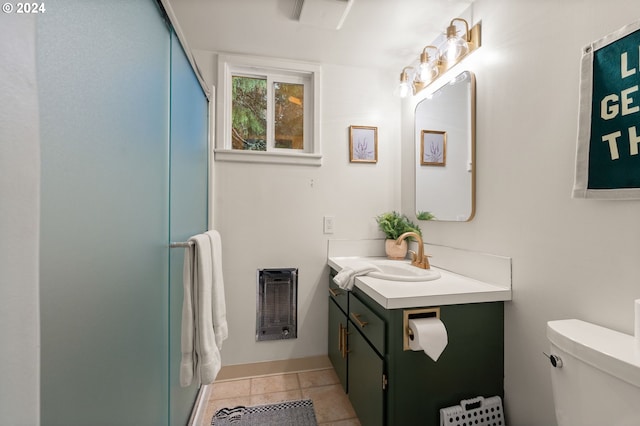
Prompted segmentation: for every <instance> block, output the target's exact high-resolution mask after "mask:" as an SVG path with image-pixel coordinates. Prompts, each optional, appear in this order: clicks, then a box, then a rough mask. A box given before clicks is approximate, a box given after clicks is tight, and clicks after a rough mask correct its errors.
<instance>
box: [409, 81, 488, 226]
mask: <svg viewBox="0 0 640 426" xmlns="http://www.w3.org/2000/svg"><path fill="white" fill-rule="evenodd" d="M415 141H416V143H415V146H416V174H415V179H416V181H415V188H416V215H417V216H418V219H427V218H428V217H425V214H424V212H429V213H431V214H432V215H433V216H434V217H433V220H444V221H469V220H471V219H472V218H473V216H474V214H475V166H476V165H475V76H474V75H473V73H471V72H469V71H464V72H462V73H461V74H459V75H458V76H457V77H455V78H454V79H453V80H452V81H451V82H449V83H447V84H445V85H444V86H443V87H441V88H440V89H438V90H437V91H436V92H434V93H433V94H432V95H429V96H428V97H427V98H425V99H423V100H422V101H420V102H419V103H418V105H417V106H416V110H415Z"/></svg>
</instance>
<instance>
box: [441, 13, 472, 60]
mask: <svg viewBox="0 0 640 426" xmlns="http://www.w3.org/2000/svg"><path fill="white" fill-rule="evenodd" d="M456 21H458V22H462V23H463V24H464V37H463V36H459V35H458V28H457V27H456V25H455V22H456ZM470 41H471V38H470V37H469V24H468V23H467V21H465V20H464V19H462V18H454V19H452V20H451V23H450V24H449V26H448V27H447V39H446V40H445V42H444V43H443V44H442V46H440V49H439V50H440V60H442V61H444V62H447V63H450V62H456V61H458V60H459V59H460V58H462V57H463V56H464V55H466V54H467V52H469V42H470Z"/></svg>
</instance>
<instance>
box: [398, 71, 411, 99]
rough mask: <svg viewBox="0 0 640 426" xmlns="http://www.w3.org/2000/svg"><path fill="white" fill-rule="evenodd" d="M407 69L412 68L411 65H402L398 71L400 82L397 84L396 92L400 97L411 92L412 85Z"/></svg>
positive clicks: (404, 96)
mask: <svg viewBox="0 0 640 426" xmlns="http://www.w3.org/2000/svg"><path fill="white" fill-rule="evenodd" d="M409 70H413V67H404V68H403V69H402V72H401V73H400V84H399V85H398V89H397V94H398V96H400V97H401V98H406V97H407V96H409V95H412V94H413V91H414V85H413V82H412V81H410V80H409V72H408V71H409Z"/></svg>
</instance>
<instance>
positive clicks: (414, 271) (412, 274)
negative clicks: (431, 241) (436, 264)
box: [367, 259, 440, 281]
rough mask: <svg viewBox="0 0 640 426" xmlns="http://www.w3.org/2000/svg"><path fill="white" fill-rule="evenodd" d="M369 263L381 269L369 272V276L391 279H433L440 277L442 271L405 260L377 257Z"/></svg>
mask: <svg viewBox="0 0 640 426" xmlns="http://www.w3.org/2000/svg"><path fill="white" fill-rule="evenodd" d="M368 262H369V263H371V264H373V265H375V266H376V267H378V269H380V272H378V271H373V272H369V273H368V274H367V276H368V277H372V278H378V279H382V280H389V281H431V280H437V279H438V278H440V272H438V271H434V270H432V269H422V268H418V267H417V266H413V265H412V264H411V262H409V261H404V260H390V259H376V260H368Z"/></svg>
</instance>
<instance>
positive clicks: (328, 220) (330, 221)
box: [324, 216, 335, 234]
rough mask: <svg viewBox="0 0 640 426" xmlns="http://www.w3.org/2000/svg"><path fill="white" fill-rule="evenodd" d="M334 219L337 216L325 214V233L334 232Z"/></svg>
mask: <svg viewBox="0 0 640 426" xmlns="http://www.w3.org/2000/svg"><path fill="white" fill-rule="evenodd" d="M334 221H335V217H334V216H325V217H324V233H325V234H333V225H334Z"/></svg>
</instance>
